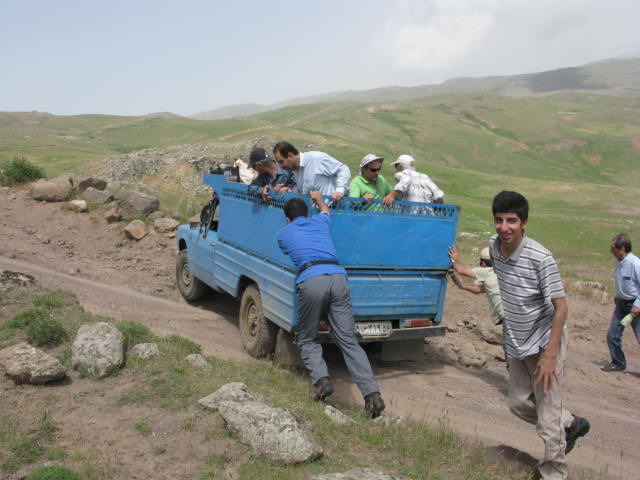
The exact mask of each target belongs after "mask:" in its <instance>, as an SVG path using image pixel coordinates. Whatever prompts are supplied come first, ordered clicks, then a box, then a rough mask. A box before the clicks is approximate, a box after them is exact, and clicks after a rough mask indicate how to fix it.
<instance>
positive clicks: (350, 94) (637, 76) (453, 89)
mask: <svg viewBox="0 0 640 480" xmlns="http://www.w3.org/2000/svg"><path fill="white" fill-rule="evenodd" d="M567 91H581V92H590V93H597V94H608V95H613V96H627V95H639V94H640V58H636V57H630V58H614V59H606V60H600V61H597V62H591V63H587V64H584V65H581V66H572V67H563V68H558V69H554V70H546V71H542V72H534V73H524V74H516V75H492V76H485V77H455V78H451V79H448V80H445V81H444V82H442V83H439V84H431V85H419V86H410V87H402V86H398V85H393V86H388V87H377V88H372V89H367V90H343V91H336V92H329V93H321V94H317V95H307V96H302V97H295V98H292V99H288V100H283V101H281V102H276V103H273V104H270V105H261V104H256V103H248V104H239V105H227V106H223V107H220V108H216V109H213V110H208V111H203V112H199V113H196V114H194V115H191V116H189V117H188V118H192V119H196V120H221V119H225V118H233V117H239V116H249V115H255V114H258V113H264V112H267V111H272V110H277V109H280V108H284V107H290V106H294V105H304V104H311V103H330V102H386V101H402V100H410V99H414V98H421V97H428V96H434V95H445V94H450V93H474V92H488V93H493V94H498V95H504V96H508V97H515V98H523V97H529V96H541V95H549V94H553V93H557V92H567Z"/></svg>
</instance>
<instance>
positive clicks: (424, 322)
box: [403, 318, 432, 328]
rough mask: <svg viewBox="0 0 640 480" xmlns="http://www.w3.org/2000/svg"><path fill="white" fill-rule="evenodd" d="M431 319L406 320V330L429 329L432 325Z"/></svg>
mask: <svg viewBox="0 0 640 480" xmlns="http://www.w3.org/2000/svg"><path fill="white" fill-rule="evenodd" d="M431 323H432V319H431V318H407V319H405V320H404V324H403V326H404V328H413V327H428V326H429V325H431Z"/></svg>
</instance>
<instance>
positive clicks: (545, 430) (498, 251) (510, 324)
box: [490, 191, 589, 480]
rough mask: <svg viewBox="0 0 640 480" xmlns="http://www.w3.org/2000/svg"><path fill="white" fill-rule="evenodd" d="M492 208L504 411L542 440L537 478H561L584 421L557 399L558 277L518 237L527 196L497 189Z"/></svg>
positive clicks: (563, 337) (529, 242) (563, 309)
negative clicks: (506, 385) (505, 375)
mask: <svg viewBox="0 0 640 480" xmlns="http://www.w3.org/2000/svg"><path fill="white" fill-rule="evenodd" d="M492 210H493V219H494V225H495V229H496V233H497V235H495V236H494V237H492V238H491V241H490V248H491V256H492V260H493V269H494V271H495V272H496V275H497V276H498V284H499V285H500V293H501V295H502V306H503V309H504V316H505V320H504V337H505V351H506V353H507V367H508V369H509V408H510V410H511V411H512V412H513V413H514V414H515V415H516V416H518V417H520V418H522V419H523V420H525V421H527V422H529V423H533V424H535V425H536V429H537V432H538V435H540V437H541V438H542V439H543V440H544V444H545V453H544V458H543V459H542V460H541V461H540V463H539V465H538V468H539V470H540V474H541V476H542V478H543V479H553V480H555V479H566V478H567V465H566V460H565V454H566V453H569V451H571V449H572V448H573V447H574V445H575V442H576V440H577V439H578V437H581V436H584V435H586V434H587V432H588V431H589V422H588V421H587V420H586V419H584V418H581V417H577V416H574V415H572V414H571V412H569V411H568V410H567V409H566V408H564V405H563V401H562V390H563V387H564V385H563V374H564V365H565V361H566V357H567V343H568V335H567V329H566V327H565V319H566V317H567V301H566V298H565V293H564V288H563V286H562V279H561V278H560V273H559V272H558V265H557V264H556V261H555V259H554V258H553V255H552V254H551V253H550V252H549V251H548V250H547V249H546V248H544V247H543V246H542V245H540V244H539V243H538V242H536V241H535V240H533V239H531V238H529V237H527V236H526V235H525V233H524V231H525V228H526V227H527V222H528V216H529V203H528V202H527V199H526V198H524V197H523V196H522V195H520V194H519V193H517V192H510V191H502V192H500V193H499V194H498V195H496V196H495V198H494V199H493V205H492Z"/></svg>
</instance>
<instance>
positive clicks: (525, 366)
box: [507, 327, 573, 480]
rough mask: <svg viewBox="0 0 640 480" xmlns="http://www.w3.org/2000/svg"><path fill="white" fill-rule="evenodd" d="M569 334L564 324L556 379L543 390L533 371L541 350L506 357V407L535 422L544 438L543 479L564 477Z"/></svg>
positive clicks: (569, 416) (568, 421)
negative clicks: (533, 353) (507, 391)
mask: <svg viewBox="0 0 640 480" xmlns="http://www.w3.org/2000/svg"><path fill="white" fill-rule="evenodd" d="M568 343H569V335H568V333H567V329H566V327H565V329H564V331H563V332H562V339H561V340H560V351H559V352H558V355H557V357H556V373H557V375H558V382H559V383H556V382H555V381H554V383H553V388H551V389H547V393H544V388H543V385H542V382H540V383H539V384H538V385H537V386H536V387H534V386H533V383H534V381H535V377H534V375H533V371H534V370H535V369H536V365H537V364H538V361H539V360H540V357H541V356H542V354H541V353H537V354H535V355H531V356H529V357H525V358H523V359H517V358H511V357H507V366H508V368H509V408H510V410H511V411H512V412H513V413H514V414H515V415H517V416H518V417H520V418H521V419H523V420H524V421H525V422H529V423H532V424H534V425H535V426H536V431H537V432H538V435H539V436H540V437H541V438H542V440H543V441H544V458H543V459H542V460H541V461H540V463H539V464H538V468H539V470H540V474H541V476H542V478H543V480H564V479H566V478H567V462H566V460H565V458H564V449H565V446H566V439H565V428H568V427H569V426H570V425H571V422H572V421H573V415H572V414H571V412H569V410H567V409H566V408H565V406H564V403H563V401H562V393H563V388H564V366H565V362H566V360H567V347H568Z"/></svg>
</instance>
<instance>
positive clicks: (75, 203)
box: [68, 200, 87, 212]
mask: <svg viewBox="0 0 640 480" xmlns="http://www.w3.org/2000/svg"><path fill="white" fill-rule="evenodd" d="M68 205H69V209H70V210H73V211H74V212H86V211H87V201H86V200H71V201H70V202H69V204H68Z"/></svg>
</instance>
